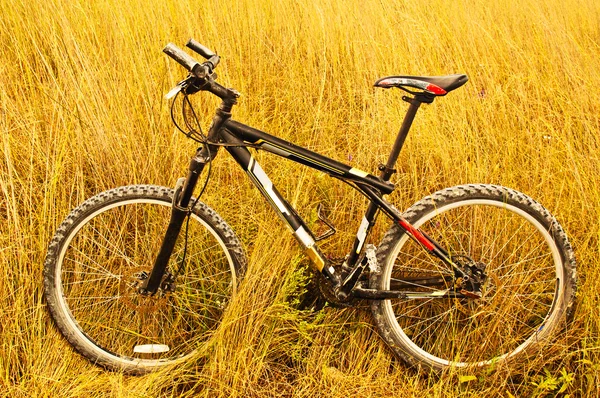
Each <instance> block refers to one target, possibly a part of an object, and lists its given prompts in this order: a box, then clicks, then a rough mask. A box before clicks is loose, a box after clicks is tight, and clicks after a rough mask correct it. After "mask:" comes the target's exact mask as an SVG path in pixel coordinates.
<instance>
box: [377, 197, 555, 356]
mask: <svg viewBox="0 0 600 398" xmlns="http://www.w3.org/2000/svg"><path fill="white" fill-rule="evenodd" d="M531 213H532V212H531V211H525V210H523V209H521V208H519V207H516V206H513V205H510V204H508V203H505V202H503V201H498V200H491V199H470V200H469V199H466V200H461V201H458V202H455V203H449V204H440V206H439V207H438V208H436V209H434V210H432V211H430V212H428V213H426V214H422V215H420V216H419V217H417V219H416V220H414V221H413V225H414V226H415V227H418V228H420V229H421V230H422V231H424V232H426V233H427V234H428V235H429V236H431V237H432V238H433V239H435V240H436V241H437V242H438V243H440V245H441V246H442V247H444V248H445V249H446V250H448V251H449V254H450V256H469V257H470V258H471V259H473V260H474V261H475V262H482V263H483V264H485V272H486V274H487V279H486V281H485V283H484V285H483V287H482V294H483V296H482V298H481V299H448V298H421V299H401V300H393V301H391V300H389V301H386V302H384V303H383V310H384V313H385V314H386V315H387V317H388V319H391V320H392V321H391V327H392V329H393V332H394V333H395V334H396V335H397V336H398V338H399V340H401V341H402V343H403V345H404V346H405V347H407V349H408V351H410V352H411V355H413V356H417V357H419V358H421V359H422V360H423V361H425V362H429V363H434V364H436V365H437V366H457V367H464V366H469V365H475V366H483V365H490V364H492V363H494V362H498V361H501V360H505V359H507V358H508V357H512V356H515V355H517V354H519V353H521V352H523V351H525V350H527V348H528V347H529V346H531V345H533V344H535V343H537V342H538V341H541V340H543V339H544V337H545V336H546V335H547V334H549V333H551V331H552V329H553V328H554V327H555V325H556V323H557V322H558V321H559V318H560V316H561V312H560V311H556V309H557V308H558V306H557V302H558V301H559V300H561V297H562V292H563V290H564V281H565V278H564V267H563V260H562V258H561V253H560V249H559V248H558V247H557V244H556V242H555V241H554V239H553V237H552V235H551V234H550V233H549V232H548V226H545V225H544V224H543V223H542V222H540V221H539V220H538V219H537V218H536V217H534V215H532V214H531ZM387 261H388V262H393V264H386V270H385V272H386V275H385V276H384V280H385V283H386V286H385V288H386V289H387V288H390V284H393V281H400V280H407V279H408V280H411V278H412V280H418V279H420V278H440V277H442V278H443V277H446V280H448V282H446V285H442V286H435V287H432V286H422V285H420V284H419V283H415V284H414V289H407V290H412V291H415V292H428V293H431V292H433V291H438V292H440V291H444V290H452V289H455V288H456V286H451V285H450V283H451V282H450V281H451V280H453V278H452V276H453V271H452V270H451V269H449V268H448V267H447V266H446V265H444V264H443V263H441V262H440V261H438V260H437V259H434V258H433V257H432V256H430V255H428V254H427V253H425V251H424V250H423V249H422V248H421V247H419V246H418V245H417V244H416V243H415V242H414V241H412V240H409V239H408V236H407V235H406V234H403V235H402V237H401V239H400V240H399V241H398V242H397V244H396V245H395V247H394V248H393V249H392V251H391V253H390V254H389V255H388V257H387Z"/></svg>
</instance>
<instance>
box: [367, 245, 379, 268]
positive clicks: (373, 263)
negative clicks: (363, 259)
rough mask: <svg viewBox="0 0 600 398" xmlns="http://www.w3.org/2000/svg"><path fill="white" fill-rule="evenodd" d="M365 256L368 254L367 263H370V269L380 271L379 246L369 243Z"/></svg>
mask: <svg viewBox="0 0 600 398" xmlns="http://www.w3.org/2000/svg"><path fill="white" fill-rule="evenodd" d="M365 256H367V263H368V264H369V271H371V272H379V264H378V263H377V248H376V247H375V245H373V244H371V243H369V244H367V246H366V248H365Z"/></svg>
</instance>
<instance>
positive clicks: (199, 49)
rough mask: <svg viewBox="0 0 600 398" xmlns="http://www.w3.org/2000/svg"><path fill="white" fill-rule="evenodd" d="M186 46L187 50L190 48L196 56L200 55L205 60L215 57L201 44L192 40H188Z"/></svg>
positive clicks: (213, 53) (212, 52)
mask: <svg viewBox="0 0 600 398" xmlns="http://www.w3.org/2000/svg"><path fill="white" fill-rule="evenodd" d="M186 46H187V47H188V48H191V49H192V50H194V51H195V52H197V53H198V54H200V55H202V56H203V57H204V58H206V59H210V58H211V57H213V56H215V52H214V51H211V50H209V49H208V48H206V47H204V46H203V45H202V44H200V43H198V42H197V41H196V40H194V39H189V40H188V42H187V44H186Z"/></svg>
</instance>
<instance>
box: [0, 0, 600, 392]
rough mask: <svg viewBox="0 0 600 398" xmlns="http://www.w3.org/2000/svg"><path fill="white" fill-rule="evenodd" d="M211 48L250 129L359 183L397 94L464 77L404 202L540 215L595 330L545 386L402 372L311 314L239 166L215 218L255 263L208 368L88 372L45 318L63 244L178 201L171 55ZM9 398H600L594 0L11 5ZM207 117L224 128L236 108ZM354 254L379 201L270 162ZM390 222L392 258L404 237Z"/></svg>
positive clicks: (2, 231)
mask: <svg viewBox="0 0 600 398" xmlns="http://www.w3.org/2000/svg"><path fill="white" fill-rule="evenodd" d="M189 37H193V38H195V39H196V40H198V41H199V42H201V43H203V44H205V45H206V46H208V47H209V48H212V49H214V50H216V51H217V52H218V53H219V54H220V55H221V57H222V60H221V64H220V65H219V68H218V71H217V73H218V75H219V80H218V81H219V82H220V83H222V84H224V85H226V86H228V87H233V88H235V89H237V90H238V91H240V92H241V93H242V97H241V98H240V100H239V105H238V106H237V107H236V108H235V109H234V118H235V119H236V120H239V121H241V122H243V123H245V124H249V125H251V126H254V127H256V128H259V129H261V130H263V131H267V132H269V133H272V134H275V135H277V136H279V137H281V138H283V139H286V140H289V141H293V142H295V143H297V144H298V145H302V146H304V147H307V148H309V149H312V150H314V151H317V152H319V153H322V154H324V155H327V156H329V157H332V158H335V159H338V160H340V161H343V162H345V163H348V164H350V165H352V166H353V167H357V168H360V169H362V170H368V171H370V172H373V173H375V172H376V168H377V164H379V163H383V162H385V159H386V156H387V153H388V151H389V148H390V147H391V144H392V142H393V140H394V138H395V136H396V133H397V131H398V128H399V126H400V123H401V121H402V118H403V116H404V113H405V111H406V108H407V104H406V103H405V102H403V101H402V100H401V96H402V94H401V92H400V91H398V90H380V89H377V90H376V89H374V88H373V83H374V82H375V80H377V79H378V78H380V77H383V76H387V75H398V74H407V75H425V76H427V75H445V74H451V73H466V74H467V75H468V76H469V78H470V80H469V82H468V83H467V85H465V86H464V87H462V88H460V89H458V90H456V91H454V92H452V93H450V94H449V95H448V96H446V97H443V98H440V99H437V100H436V101H435V102H434V103H433V104H432V105H424V106H422V110H421V111H420V112H419V113H418V114H417V118H416V120H415V123H414V125H413V129H412V130H411V134H410V135H409V137H408V139H407V142H406V145H405V148H404V151H403V153H402V154H401V156H400V159H399V161H398V165H397V167H398V171H399V172H398V173H397V174H395V175H394V177H393V178H392V181H393V182H394V183H396V184H397V186H398V189H397V190H396V191H395V192H394V193H393V194H392V195H390V196H389V200H390V201H391V202H392V203H394V204H395V205H396V207H398V208H399V209H405V208H407V207H408V206H410V205H411V204H412V203H414V202H415V201H417V200H418V199H420V198H421V197H423V196H425V195H427V194H430V193H432V192H434V191H436V190H438V189H441V188H444V187H447V186H451V185H456V184H462V183H470V182H482V183H493V184H500V185H505V186H508V187H511V188H514V189H517V190H519V191H522V192H524V193H526V194H528V195H529V196H531V197H533V198H535V199H536V200H538V201H540V202H541V203H543V204H544V205H545V206H546V207H547V208H548V209H549V210H550V211H551V212H552V213H553V214H554V215H555V216H556V217H557V219H558V220H559V222H560V223H561V224H562V226H563V227H564V228H565V230H566V231H567V233H568V235H569V238H570V240H571V242H572V244H573V247H574V250H575V254H576V257H577V260H578V278H579V286H578V295H577V299H578V309H577V312H576V314H575V319H574V321H573V322H572V323H571V324H570V326H569V328H568V330H566V331H565V332H564V333H562V334H560V335H559V336H557V338H556V344H555V346H554V347H553V348H552V349H550V350H549V351H548V352H542V356H541V357H540V358H537V360H536V361H532V365H531V366H529V367H527V368H526V369H525V370H524V371H516V370H514V371H513V370H511V369H510V368H509V369H502V370H501V371H490V372H488V373H486V374H479V375H477V376H476V377H474V378H471V377H468V376H471V374H469V373H466V374H465V373H460V372H447V373H444V374H441V375H426V374H418V373H417V372H415V371H414V370H411V369H409V368H407V367H405V366H404V365H403V364H402V362H400V361H399V360H397V359H396V358H394V357H393V355H392V353H391V351H390V350H389V349H388V348H387V347H386V346H385V344H384V343H383V342H382V341H381V340H380V339H379V337H378V336H377V332H376V330H375V327H374V326H373V324H372V323H371V318H370V314H369V313H368V312H366V311H364V310H359V309H346V310H340V309H334V308H326V309H324V310H323V311H322V312H320V313H317V314H315V313H312V312H310V311H300V310H298V309H297V308H296V307H295V306H294V303H293V301H294V297H295V295H296V294H297V292H298V290H300V287H299V284H300V285H301V283H299V280H301V279H302V278H301V277H300V276H299V275H300V273H299V272H298V271H297V270H298V269H300V268H302V267H304V266H306V265H307V264H308V260H307V259H306V258H305V257H304V256H303V255H302V253H301V251H300V248H299V246H298V245H297V243H296V242H295V240H294V238H293V237H292V235H290V234H289V233H288V232H287V230H286V228H285V226H284V225H283V224H282V223H280V222H279V220H278V219H277V218H276V217H274V213H273V211H272V210H271V209H270V208H269V207H268V205H267V204H266V202H264V200H263V199H262V197H261V196H260V195H259V192H258V191H257V190H256V189H255V188H253V187H252V185H251V184H250V182H249V181H248V180H247V179H246V178H244V177H245V175H244V174H243V173H242V171H240V170H239V169H237V168H235V167H236V165H235V163H234V162H233V160H232V159H229V158H228V157H227V155H226V153H225V152H223V153H222V154H220V155H219V157H218V158H217V159H216V162H215V164H214V168H213V176H212V178H211V181H210V185H209V187H208V189H207V191H206V192H205V194H204V195H203V197H202V200H203V201H205V202H206V203H207V204H209V205H210V206H211V207H213V208H214V209H215V210H216V211H217V212H219V213H220V214H221V215H222V216H223V218H225V220H227V221H228V223H229V224H230V225H231V226H232V227H233V229H234V230H235V231H236V233H237V234H238V236H239V237H240V239H241V240H242V242H243V244H244V247H245V249H246V252H247V254H248V258H249V261H250V264H249V270H248V274H247V277H246V279H245V281H244V284H243V285H242V289H241V292H240V294H239V295H238V296H237V297H236V299H235V300H234V301H233V302H232V303H231V308H230V311H229V312H228V313H227V316H226V319H225V320H224V322H223V325H222V327H220V328H219V330H218V331H217V332H216V334H215V336H214V337H213V340H214V341H213V343H212V346H211V347H212V348H211V350H212V354H211V357H210V359H209V360H208V361H206V362H204V363H200V362H199V361H194V360H192V361H190V362H188V363H186V364H185V365H183V366H179V367H177V368H174V369H171V370H167V371H164V372H159V373H154V374H150V375H147V376H142V377H132V376H125V375H122V374H119V373H116V372H109V371H105V370H103V369H101V368H99V367H96V366H94V365H93V364H91V363H89V362H88V361H86V360H85V359H84V358H83V357H81V356H80V355H79V354H77V353H76V352H75V351H73V350H72V349H71V347H70V346H69V345H68V344H67V343H66V341H65V340H64V339H63V338H62V336H61V335H60V334H59V332H58V331H57V329H56V328H55V327H54V325H53V323H52V321H51V319H50V317H49V315H48V313H47V311H46V308H45V303H44V299H43V278H42V268H43V263H44V258H45V255H46V249H47V245H48V242H49V241H50V239H51V237H52V236H53V234H54V231H55V230H56V227H57V226H58V224H59V223H60V222H61V221H62V219H63V218H64V217H65V216H66V215H67V214H68V212H69V211H70V209H72V208H73V207H75V206H76V205H77V204H79V203H81V202H82V201H83V200H85V199H86V198H87V197H89V196H91V195H94V194H96V193H99V192H101V191H103V190H106V189H109V188H113V187H117V186H120V185H127V184H134V183H138V184H141V183H151V184H158V185H166V186H173V185H174V184H175V181H176V180H177V178H178V177H181V176H183V175H185V173H186V170H187V166H188V160H189V158H190V156H191V155H192V154H193V153H194V151H195V149H196V146H195V143H194V142H192V141H190V140H187V139H186V138H185V137H184V136H183V135H182V134H180V133H179V132H178V131H176V129H175V128H174V127H173V125H172V123H171V120H170V116H169V108H168V103H167V102H166V101H165V100H164V98H163V97H164V94H165V93H166V92H167V91H168V90H169V89H170V88H171V87H172V86H173V85H174V84H175V83H176V82H177V81H179V80H181V79H182V78H183V77H184V76H185V71H184V70H183V68H181V67H180V66H179V65H178V64H176V63H175V62H174V61H172V60H170V59H169V58H168V57H166V56H165V55H164V54H163V53H162V52H161V50H162V48H163V47H164V45H165V44H166V43H168V42H170V41H172V42H174V43H176V44H178V45H179V46H183V45H184V43H185V42H186V41H187V39H188V38H189ZM0 43H1V46H0V132H1V141H0V396H9V397H43V396H56V397H90V396H108V397H155V396H205V397H215V396H221V397H230V396H231V397H263V396H290V397H292V396H293V397H321V396H327V397H347V396H365V397H367V396H368V397H383V396H386V397H387V396H398V397H404V396H407V397H410V396H419V397H423V396H432V397H446V396H448V397H451V396H465V397H471V396H472V397H485V396H489V397H492V396H502V397H513V396H515V397H531V396H536V397H537V396H539V397H544V396H555V395H554V394H557V393H558V394H563V395H561V396H566V395H565V394H569V396H571V397H577V396H594V397H595V396H598V395H600V393H599V392H598V385H600V339H599V334H600V256H599V238H600V236H599V234H600V222H599V221H600V185H599V184H598V181H600V155H599V153H600V2H598V1H597V0H578V1H576V0H565V1H558V0H521V1H519V2H513V1H507V0H498V1H483V0H455V1H443V0H430V1H406V0H377V1H376V0H360V1H359V0H324V1H315V2H310V1H298V0H296V1H294V0H279V1H274V0H264V1H258V0H231V1H219V2H217V1H213V0H208V1H190V0H180V1H158V0H145V1H140V0H128V1H116V0H94V1H87V0H69V1H67V0H49V1H33V2H32V1H24V0H0ZM200 96H201V95H198V96H197V97H198V98H196V100H197V103H196V104H197V107H198V109H199V110H200V113H201V115H202V119H203V123H204V127H205V128H207V127H208V123H209V121H210V117H211V115H212V113H213V112H214V108H215V107H216V106H217V105H218V101H217V100H216V99H214V98H209V97H207V95H204V96H202V98H200ZM257 157H258V159H259V161H260V162H261V163H262V165H263V167H264V168H265V170H267V171H268V173H269V175H270V176H271V178H272V180H273V182H274V183H275V185H277V186H278V188H279V190H280V191H281V192H282V194H283V195H284V196H285V197H286V198H288V200H289V201H290V202H291V203H292V204H293V205H294V206H296V208H298V209H299V211H300V213H301V214H302V215H303V216H304V217H306V218H308V219H310V218H311V217H312V218H313V219H314V215H315V209H316V206H317V204H318V203H319V202H324V203H326V204H327V205H328V207H329V208H330V209H331V212H330V218H331V219H332V221H333V222H334V224H336V226H337V227H338V228H339V233H338V234H337V235H335V236H334V237H333V238H331V239H329V240H327V241H326V243H325V244H324V246H323V250H324V251H325V252H328V253H333V254H335V255H338V256H339V255H343V254H344V253H345V252H346V251H347V250H348V249H349V246H350V244H351V240H350V239H351V238H352V236H353V234H355V233H356V229H357V228H358V224H359V221H358V220H360V217H361V214H362V213H363V212H364V209H365V200H364V199H362V197H360V196H359V195H357V194H356V193H355V192H354V191H352V190H351V189H350V188H349V187H347V186H345V185H344V184H340V183H339V182H338V181H336V180H334V179H329V178H326V177H324V176H323V175H321V174H319V173H317V172H313V171H311V170H309V169H307V168H303V167H301V166H298V165H295V164H292V163H289V162H283V161H281V159H280V158H276V157H273V156H271V155H268V154H264V153H262V152H261V153H259V154H258V155H257ZM387 226H388V225H387V223H386V220H384V217H380V218H379V221H378V225H377V227H376V229H375V231H374V233H373V236H372V238H371V241H372V242H373V243H375V244H377V243H378V241H379V240H380V238H381V237H382V235H383V233H384V232H385V230H386V229H387Z"/></svg>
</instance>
